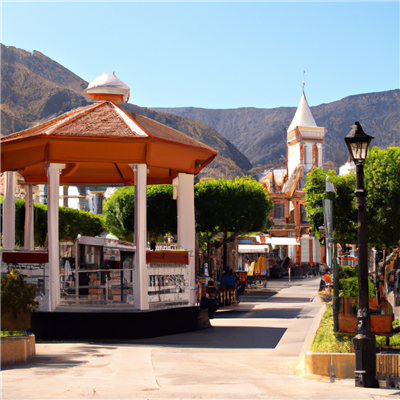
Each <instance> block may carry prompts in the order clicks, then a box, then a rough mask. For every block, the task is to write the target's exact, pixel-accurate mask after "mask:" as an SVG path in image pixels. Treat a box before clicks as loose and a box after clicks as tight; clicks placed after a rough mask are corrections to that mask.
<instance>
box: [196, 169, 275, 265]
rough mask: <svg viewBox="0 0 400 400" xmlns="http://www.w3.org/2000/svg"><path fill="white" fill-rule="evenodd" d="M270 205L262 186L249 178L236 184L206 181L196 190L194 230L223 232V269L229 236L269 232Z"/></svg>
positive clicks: (233, 182)
mask: <svg viewBox="0 0 400 400" xmlns="http://www.w3.org/2000/svg"><path fill="white" fill-rule="evenodd" d="M272 207H273V204H272V201H271V200H270V198H269V197H268V192H267V191H266V189H265V188H264V186H263V185H262V184H260V183H258V182H257V181H255V180H252V179H251V178H249V177H243V178H239V177H237V178H236V179H235V180H233V181H231V180H226V179H219V180H215V179H208V180H203V181H201V182H199V183H198V184H197V185H196V186H195V210H196V224H197V229H198V230H199V231H201V232H208V233H212V232H223V234H224V269H226V268H227V265H226V258H227V257H226V239H227V236H228V233H229V232H232V233H234V234H235V235H236V234H237V233H239V232H254V231H260V230H263V229H266V228H268V224H269V219H268V216H269V214H270V213H271V211H272Z"/></svg>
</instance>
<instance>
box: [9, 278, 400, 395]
mask: <svg viewBox="0 0 400 400" xmlns="http://www.w3.org/2000/svg"><path fill="white" fill-rule="evenodd" d="M318 286H319V279H318V278H314V279H303V280H292V282H288V280H276V281H274V280H273V281H269V282H268V286H267V291H265V290H264V293H262V292H261V291H260V292H259V293H249V294H246V295H245V296H244V297H243V298H242V301H241V303H240V304H239V305H235V306H231V307H227V308H224V309H221V310H219V311H218V312H217V313H216V317H215V319H213V320H211V323H212V327H211V328H208V329H205V330H201V331H196V332H190V333H185V334H179V335H172V336H165V337H159V338H153V339H145V340H135V341H131V342H124V343H121V342H118V343H117V342H107V343H103V342H101V343H100V342H96V343H83V342H82V343H71V342H69V343H39V344H37V356H35V357H34V358H33V359H32V360H31V362H30V363H29V364H28V365H24V366H20V367H13V368H9V369H5V370H3V371H2V372H1V378H2V399H18V400H22V399H40V400H42V399H43V400H44V399H83V398H98V399H351V400H356V399H374V400H380V399H394V398H400V391H399V390H398V389H396V390H388V389H363V388H355V387H354V381H353V380H342V381H339V380H336V382H335V383H330V382H329V379H328V378H321V377H316V376H304V374H302V364H301V361H302V354H303V353H304V351H305V349H306V348H307V347H308V346H309V344H310V343H309V342H310V338H311V337H312V332H313V331H314V330H315V329H316V325H317V324H316V322H318V318H319V317H320V315H321V312H322V311H323V305H322V303H321V301H320V299H319V296H318V294H317V290H318ZM76 329H79V327H76Z"/></svg>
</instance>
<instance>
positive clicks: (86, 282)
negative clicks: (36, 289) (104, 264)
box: [60, 269, 133, 306]
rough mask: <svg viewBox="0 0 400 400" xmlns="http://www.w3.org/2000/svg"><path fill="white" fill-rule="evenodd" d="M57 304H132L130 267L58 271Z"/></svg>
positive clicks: (131, 270) (131, 274)
mask: <svg viewBox="0 0 400 400" xmlns="http://www.w3.org/2000/svg"><path fill="white" fill-rule="evenodd" d="M60 289H61V302H60V305H61V306H64V305H85V306H87V305H91V306H100V305H101V306H103V305H110V304H131V305H133V269H92V270H88V269H80V270H79V272H78V276H76V274H75V272H74V271H71V272H70V273H68V274H66V275H60Z"/></svg>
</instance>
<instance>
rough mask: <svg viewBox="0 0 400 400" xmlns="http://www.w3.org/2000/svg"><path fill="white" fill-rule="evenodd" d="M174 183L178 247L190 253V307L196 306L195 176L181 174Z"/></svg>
mask: <svg viewBox="0 0 400 400" xmlns="http://www.w3.org/2000/svg"><path fill="white" fill-rule="evenodd" d="M175 179H176V180H177V181H175V180H174V181H175V182H174V186H175V187H176V198H177V202H178V203H177V209H178V247H179V248H182V249H185V250H187V251H189V265H188V268H189V290H190V299H189V305H191V306H193V305H195V291H194V287H195V259H194V256H195V248H196V244H195V243H196V233H195V219H194V175H191V174H184V173H179V174H178V177H177V178H175Z"/></svg>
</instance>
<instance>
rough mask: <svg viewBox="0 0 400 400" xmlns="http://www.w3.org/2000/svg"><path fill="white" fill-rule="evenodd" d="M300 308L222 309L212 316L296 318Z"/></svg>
mask: <svg viewBox="0 0 400 400" xmlns="http://www.w3.org/2000/svg"><path fill="white" fill-rule="evenodd" d="M301 311H302V309H301V308H278V309H269V310H250V311H249V310H243V311H241V310H226V311H225V310H224V311H223V312H216V313H215V315H214V318H216V319H220V318H266V319H268V318H279V319H291V318H298V317H299V316H300V315H301V314H304V311H303V313H302V312H301Z"/></svg>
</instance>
